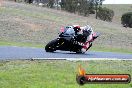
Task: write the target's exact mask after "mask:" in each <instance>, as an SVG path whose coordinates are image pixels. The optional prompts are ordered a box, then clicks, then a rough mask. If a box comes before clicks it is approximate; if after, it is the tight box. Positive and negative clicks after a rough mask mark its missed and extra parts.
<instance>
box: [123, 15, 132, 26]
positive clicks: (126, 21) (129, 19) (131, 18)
mask: <svg viewBox="0 0 132 88" xmlns="http://www.w3.org/2000/svg"><path fill="white" fill-rule="evenodd" d="M121 24H122V25H123V26H124V27H131V28H132V12H128V13H125V14H123V15H122V17H121Z"/></svg>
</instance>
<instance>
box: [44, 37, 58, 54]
mask: <svg viewBox="0 0 132 88" xmlns="http://www.w3.org/2000/svg"><path fill="white" fill-rule="evenodd" d="M57 43H58V40H57V39H55V40H52V41H50V42H49V43H48V44H47V45H46V46H45V51H46V52H54V51H56V46H57Z"/></svg>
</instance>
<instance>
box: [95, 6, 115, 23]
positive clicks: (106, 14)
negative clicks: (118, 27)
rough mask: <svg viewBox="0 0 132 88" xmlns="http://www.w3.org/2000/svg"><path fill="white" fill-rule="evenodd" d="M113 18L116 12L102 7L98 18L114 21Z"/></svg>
mask: <svg viewBox="0 0 132 88" xmlns="http://www.w3.org/2000/svg"><path fill="white" fill-rule="evenodd" d="M113 16H114V11H113V10H111V9H108V8H106V7H104V8H102V7H100V8H99V10H98V12H97V17H98V18H100V19H101V20H103V21H112V19H113Z"/></svg>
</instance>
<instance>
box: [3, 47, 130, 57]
mask: <svg viewBox="0 0 132 88" xmlns="http://www.w3.org/2000/svg"><path fill="white" fill-rule="evenodd" d="M32 58H36V59H65V58H66V59H67V58H69V59H71V58H74V59H80V60H81V59H82V58H83V60H85V59H91V58H98V59H101V58H111V59H112V58H113V59H128V60H130V59H132V54H121V53H112V52H94V51H87V52H86V53H85V54H76V53H73V52H68V51H56V52H54V53H49V52H45V50H44V48H29V47H16V46H0V60H3V59H32Z"/></svg>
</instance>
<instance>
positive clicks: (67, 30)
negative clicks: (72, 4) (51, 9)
mask: <svg viewBox="0 0 132 88" xmlns="http://www.w3.org/2000/svg"><path fill="white" fill-rule="evenodd" d="M64 34H66V35H75V31H74V29H73V27H72V26H68V27H65V32H64Z"/></svg>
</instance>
